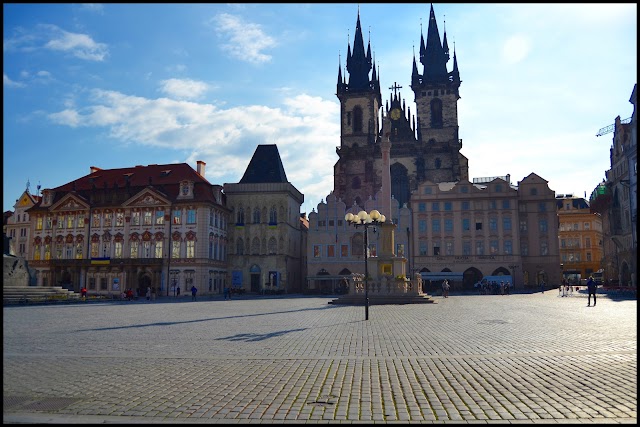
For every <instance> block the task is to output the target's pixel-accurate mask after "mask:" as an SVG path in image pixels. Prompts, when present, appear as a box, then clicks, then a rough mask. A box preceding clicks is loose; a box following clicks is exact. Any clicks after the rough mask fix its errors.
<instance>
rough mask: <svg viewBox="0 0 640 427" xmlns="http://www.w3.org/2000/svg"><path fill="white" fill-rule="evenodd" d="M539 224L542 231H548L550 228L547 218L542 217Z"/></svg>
mask: <svg viewBox="0 0 640 427" xmlns="http://www.w3.org/2000/svg"><path fill="white" fill-rule="evenodd" d="M538 224H539V229H540V232H541V233H546V232H547V230H548V226H547V220H546V219H541V220H539V222H538Z"/></svg>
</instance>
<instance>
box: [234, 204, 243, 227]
mask: <svg viewBox="0 0 640 427" xmlns="http://www.w3.org/2000/svg"><path fill="white" fill-rule="evenodd" d="M236 224H244V209H243V208H240V209H238V215H237V218H236Z"/></svg>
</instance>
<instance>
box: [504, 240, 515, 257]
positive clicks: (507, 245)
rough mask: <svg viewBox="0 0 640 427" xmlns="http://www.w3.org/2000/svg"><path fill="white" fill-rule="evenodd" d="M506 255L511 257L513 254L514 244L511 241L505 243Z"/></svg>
mask: <svg viewBox="0 0 640 427" xmlns="http://www.w3.org/2000/svg"><path fill="white" fill-rule="evenodd" d="M504 253H505V254H507V255H511V254H512V253H513V242H512V241H511V240H505V241H504Z"/></svg>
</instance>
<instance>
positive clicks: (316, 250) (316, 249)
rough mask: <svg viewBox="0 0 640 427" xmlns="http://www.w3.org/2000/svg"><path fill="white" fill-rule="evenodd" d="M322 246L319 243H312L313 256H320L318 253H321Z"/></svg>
mask: <svg viewBox="0 0 640 427" xmlns="http://www.w3.org/2000/svg"><path fill="white" fill-rule="evenodd" d="M321 251H322V246H320V245H313V257H314V258H320V256H321V255H320V254H321V253H322V252H321Z"/></svg>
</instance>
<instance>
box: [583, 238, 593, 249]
mask: <svg viewBox="0 0 640 427" xmlns="http://www.w3.org/2000/svg"><path fill="white" fill-rule="evenodd" d="M584 246H585V247H586V248H590V247H591V237H585V239H584Z"/></svg>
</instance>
